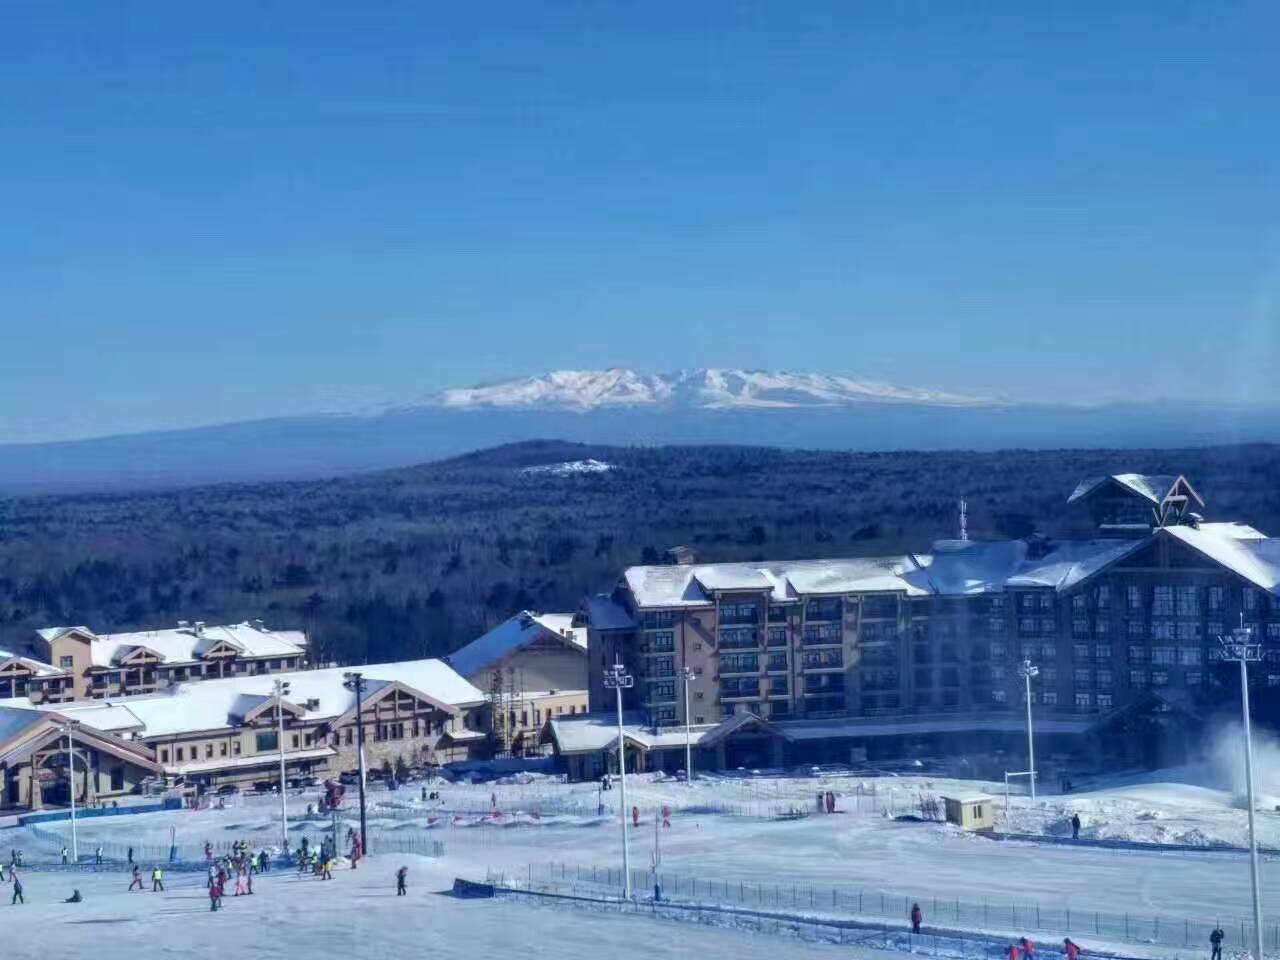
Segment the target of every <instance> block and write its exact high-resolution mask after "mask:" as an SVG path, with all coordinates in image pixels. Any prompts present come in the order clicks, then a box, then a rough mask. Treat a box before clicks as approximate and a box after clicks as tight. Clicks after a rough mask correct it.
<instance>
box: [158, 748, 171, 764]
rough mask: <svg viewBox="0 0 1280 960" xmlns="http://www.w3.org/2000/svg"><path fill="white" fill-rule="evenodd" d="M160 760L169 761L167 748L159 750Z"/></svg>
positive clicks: (162, 761)
mask: <svg viewBox="0 0 1280 960" xmlns="http://www.w3.org/2000/svg"><path fill="white" fill-rule="evenodd" d="M160 762H161V763H168V762H169V751H168V750H161V751H160Z"/></svg>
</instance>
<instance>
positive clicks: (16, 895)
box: [9, 870, 27, 907]
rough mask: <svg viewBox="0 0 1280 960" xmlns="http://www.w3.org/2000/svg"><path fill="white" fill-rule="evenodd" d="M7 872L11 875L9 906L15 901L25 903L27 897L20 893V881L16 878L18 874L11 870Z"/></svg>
mask: <svg viewBox="0 0 1280 960" xmlns="http://www.w3.org/2000/svg"><path fill="white" fill-rule="evenodd" d="M9 874H10V876H12V877H13V899H11V900H10V901H9V906H11V907H12V906H13V905H14V904H15V903H21V904H25V903H26V902H27V899H26V897H24V896H23V895H22V881H21V880H19V879H18V875H17V874H16V873H14V872H13V871H12V870H10V871H9Z"/></svg>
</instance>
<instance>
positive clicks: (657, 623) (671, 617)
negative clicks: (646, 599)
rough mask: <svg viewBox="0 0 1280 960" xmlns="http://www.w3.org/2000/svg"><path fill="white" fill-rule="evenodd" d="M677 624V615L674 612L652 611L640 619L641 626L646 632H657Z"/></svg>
mask: <svg viewBox="0 0 1280 960" xmlns="http://www.w3.org/2000/svg"><path fill="white" fill-rule="evenodd" d="M675 622H676V614H675V611H674V610H652V611H650V612H648V613H645V614H642V615H641V617H640V626H641V627H643V628H644V629H645V630H655V629H660V628H662V627H670V626H673V625H674V624H675Z"/></svg>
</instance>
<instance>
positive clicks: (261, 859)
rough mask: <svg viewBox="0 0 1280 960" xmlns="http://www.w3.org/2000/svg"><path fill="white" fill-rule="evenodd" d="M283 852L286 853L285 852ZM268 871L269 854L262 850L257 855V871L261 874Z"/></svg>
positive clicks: (269, 864) (269, 865)
mask: <svg viewBox="0 0 1280 960" xmlns="http://www.w3.org/2000/svg"><path fill="white" fill-rule="evenodd" d="M285 852H286V853H287V852H288V851H285ZM270 869H271V854H269V853H267V851H265V850H263V851H262V853H261V854H259V856H258V870H259V871H260V872H261V873H266V872H267V871H268V870H270Z"/></svg>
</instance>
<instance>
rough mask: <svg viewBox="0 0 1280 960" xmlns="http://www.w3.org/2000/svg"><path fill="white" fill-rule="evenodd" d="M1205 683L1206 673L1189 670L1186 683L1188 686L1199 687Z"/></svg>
mask: <svg viewBox="0 0 1280 960" xmlns="http://www.w3.org/2000/svg"><path fill="white" fill-rule="evenodd" d="M1202 683H1204V674H1202V673H1199V672H1197V671H1188V673H1187V676H1186V684H1187V686H1188V687H1198V686H1200V685H1201V684H1202Z"/></svg>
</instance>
